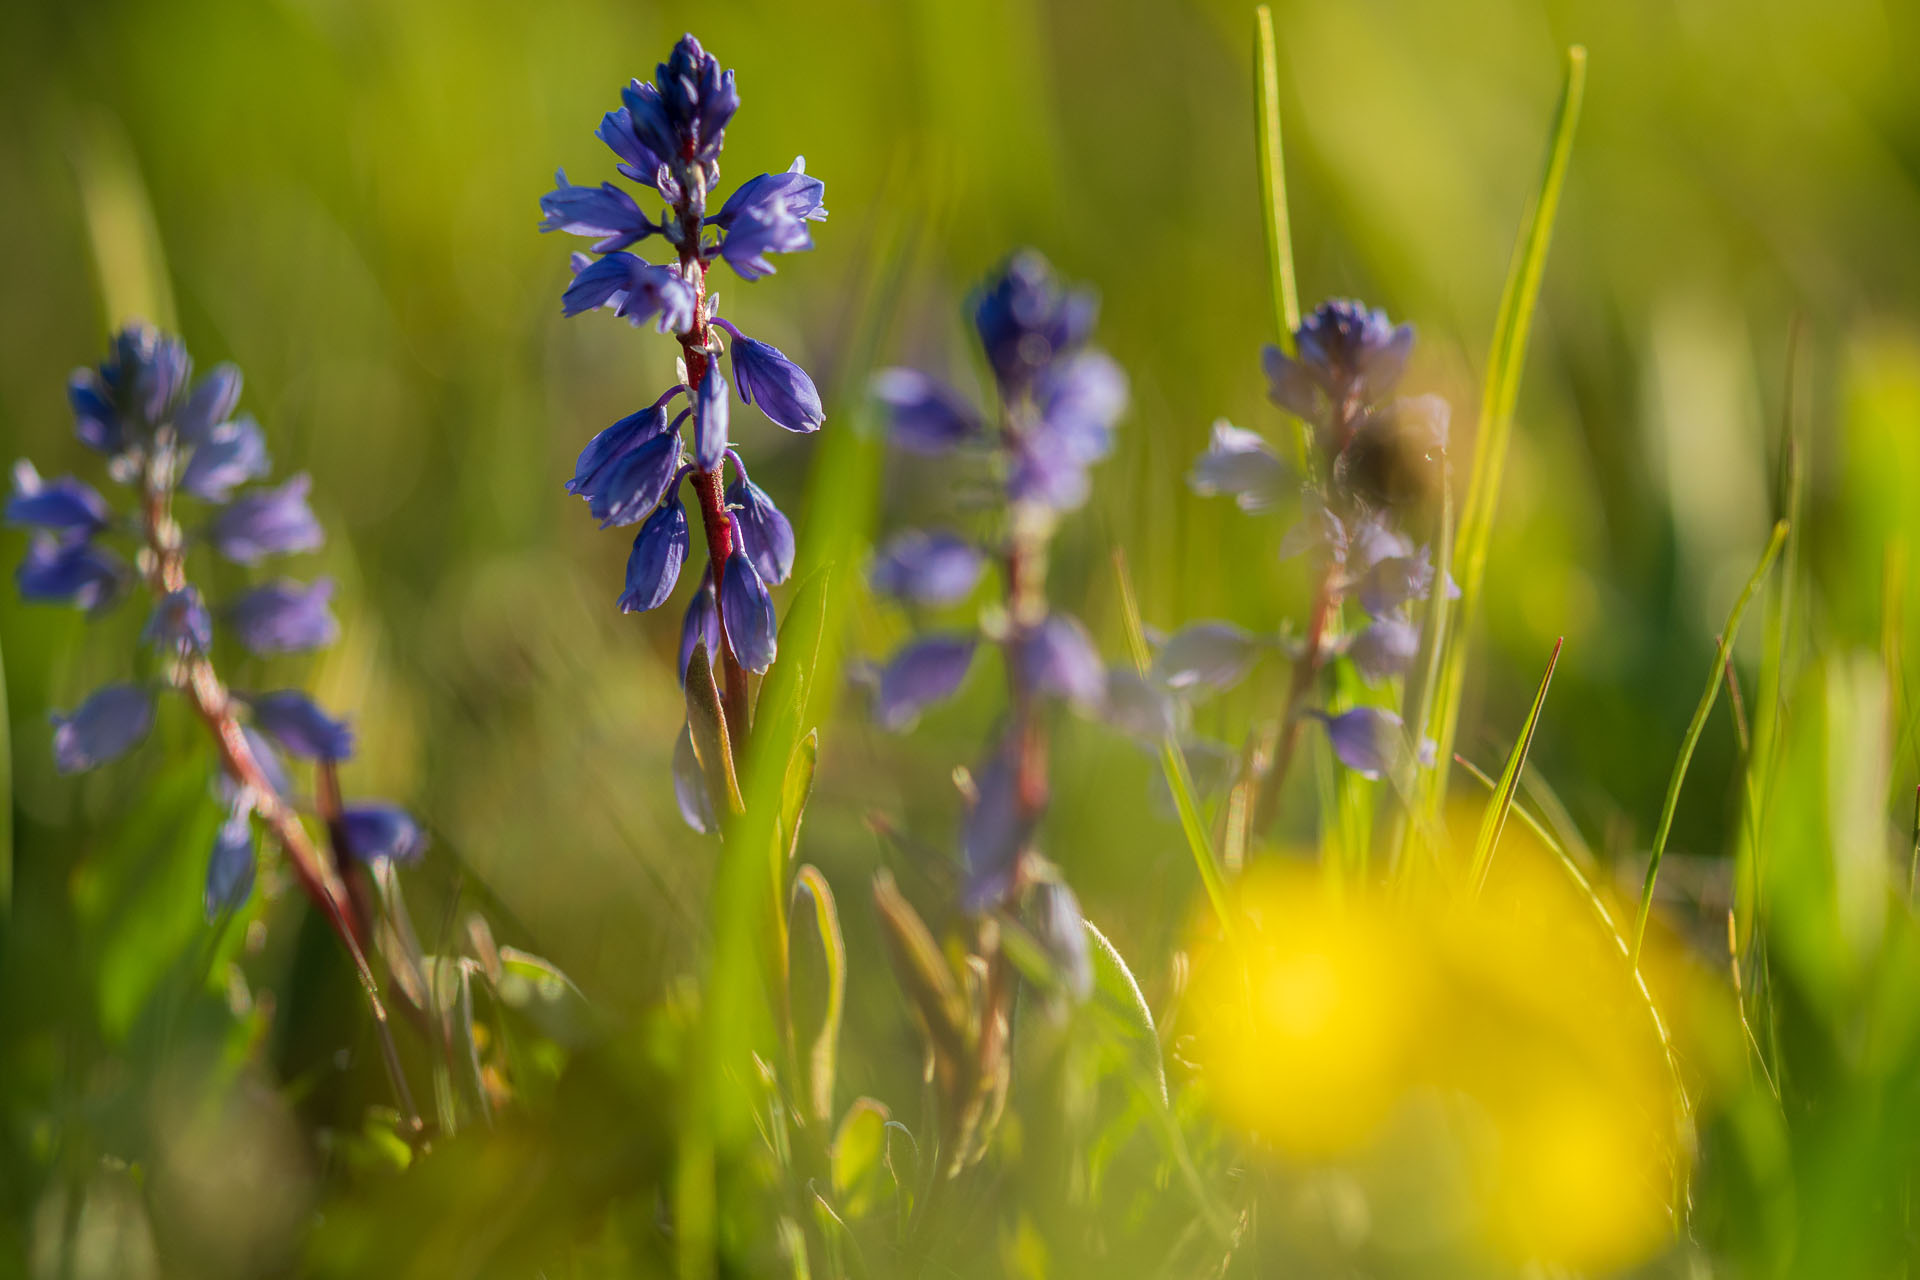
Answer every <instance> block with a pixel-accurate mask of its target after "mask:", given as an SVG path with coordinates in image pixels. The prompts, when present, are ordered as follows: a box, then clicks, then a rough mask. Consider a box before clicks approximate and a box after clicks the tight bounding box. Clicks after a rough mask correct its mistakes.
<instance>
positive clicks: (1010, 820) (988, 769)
mask: <svg viewBox="0 0 1920 1280" xmlns="http://www.w3.org/2000/svg"><path fill="white" fill-rule="evenodd" d="M973 785H974V792H975V795H974V802H973V807H972V808H971V809H969V810H968V811H967V817H966V821H965V822H964V823H963V824H962V826H961V828H960V855H961V859H962V861H963V863H964V864H965V882H964V883H963V884H962V885H961V890H960V905H961V907H962V909H964V910H966V911H969V912H975V913H978V912H982V911H989V910H991V909H993V908H994V907H996V906H998V905H1000V904H1001V903H1003V902H1006V901H1007V900H1008V899H1010V898H1011V897H1012V896H1013V891H1014V889H1015V888H1016V887H1017V879H1018V871H1019V866H1020V854H1021V851H1022V850H1024V849H1025V848H1026V845H1027V841H1028V839H1029V838H1031V836H1032V835H1033V815H1032V814H1030V813H1028V812H1027V808H1026V806H1025V805H1023V804H1021V802H1020V779H1019V776H1018V771H1017V769H1016V766H1015V760H1014V753H1013V749H1012V745H1011V744H1010V743H1006V742H1003V743H1001V744H1000V745H999V746H998V747H997V748H996V749H995V750H994V753H993V755H992V756H991V757H990V758H989V759H988V760H987V762H986V764H984V765H983V766H981V767H980V768H979V769H977V770H975V771H974V774H973Z"/></svg>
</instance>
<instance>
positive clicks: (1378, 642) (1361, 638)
mask: <svg viewBox="0 0 1920 1280" xmlns="http://www.w3.org/2000/svg"><path fill="white" fill-rule="evenodd" d="M1419 652H1420V632H1419V630H1418V629H1417V628H1415V626H1414V625H1413V623H1412V622H1410V621H1408V620H1407V619H1406V618H1403V617H1400V616H1399V615H1397V614H1389V615H1388V616H1386V617H1384V618H1380V619H1377V620H1376V621H1374V622H1373V623H1371V624H1370V625H1368V626H1367V627H1366V628H1365V629H1364V630H1362V631H1361V632H1360V634H1359V635H1356V636H1355V637H1354V638H1353V643H1352V644H1350V645H1349V646H1348V647H1347V657H1348V658H1349V659H1350V660H1351V661H1352V662H1353V666H1354V670H1356V671H1358V672H1359V673H1360V674H1361V676H1362V677H1364V678H1365V679H1366V680H1367V682H1368V683H1370V684H1378V683H1379V682H1380V681H1382V680H1388V679H1391V678H1392V677H1394V676H1397V675H1401V674H1403V673H1405V671H1406V670H1407V668H1408V667H1410V666H1412V665H1413V659H1414V657H1415V655H1417V654H1418V653H1419Z"/></svg>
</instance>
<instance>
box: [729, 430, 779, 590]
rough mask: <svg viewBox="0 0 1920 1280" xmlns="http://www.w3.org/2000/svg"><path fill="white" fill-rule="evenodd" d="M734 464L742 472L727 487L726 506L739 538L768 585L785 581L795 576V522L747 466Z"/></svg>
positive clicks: (736, 462)
mask: <svg viewBox="0 0 1920 1280" xmlns="http://www.w3.org/2000/svg"><path fill="white" fill-rule="evenodd" d="M734 466H735V468H736V470H738V472H739V475H738V476H736V477H735V478H734V481H733V483H732V484H730V485H728V486H727V492H726V499H727V507H728V508H729V509H730V510H731V511H732V512H733V517H734V520H735V522H736V527H737V528H738V529H739V530H740V539H741V541H742V543H743V544H744V545H745V546H746V549H747V555H748V556H749V557H750V558H751V559H752V560H753V567H754V568H756V569H758V570H759V571H760V578H761V580H762V581H764V582H766V583H767V584H768V585H769V586H774V585H778V584H779V583H782V582H785V581H786V580H787V579H788V578H789V577H791V576H792V575H793V557H794V551H795V548H794V542H793V525H792V524H791V523H790V522H789V521H788V520H787V517H786V516H785V515H784V514H782V513H781V511H780V508H778V507H776V506H774V505H773V499H772V498H770V497H768V496H767V491H766V490H765V489H762V488H761V487H760V486H759V485H757V484H755V483H754V482H753V481H752V480H750V479H749V478H748V477H747V469H746V468H745V467H742V466H740V465H739V459H738V458H737V457H736V458H735V460H734Z"/></svg>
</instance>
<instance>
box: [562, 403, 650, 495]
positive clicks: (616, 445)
mask: <svg viewBox="0 0 1920 1280" xmlns="http://www.w3.org/2000/svg"><path fill="white" fill-rule="evenodd" d="M666 429H667V410H666V407H665V406H664V405H656V406H654V407H653V408H650V409H642V410H640V412H638V413H630V414H628V415H627V416H626V417H624V418H622V419H620V421H618V422H616V423H614V424H613V425H612V426H610V427H608V428H607V429H606V430H605V431H602V432H601V433H600V434H599V435H597V436H595V437H594V438H593V439H591V440H589V441H587V447H586V448H584V449H582V450H581V451H580V459H579V461H578V462H577V463H575V464H574V468H573V479H571V480H569V481H567V492H568V493H586V492H587V491H588V490H589V489H590V488H591V487H592V486H593V485H594V482H595V478H596V477H597V476H599V474H600V473H601V472H602V471H604V470H605V469H606V467H607V464H609V463H610V462H612V461H613V460H614V459H615V458H618V457H620V456H621V455H622V454H625V453H631V452H632V451H633V450H635V449H637V448H639V447H640V446H641V445H643V444H645V443H646V442H647V441H649V440H651V439H653V438H654V437H655V436H657V435H659V434H660V433H661V432H662V431H665V430H666Z"/></svg>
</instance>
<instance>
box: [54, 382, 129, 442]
mask: <svg viewBox="0 0 1920 1280" xmlns="http://www.w3.org/2000/svg"><path fill="white" fill-rule="evenodd" d="M67 403H69V404H70V405H72V406H73V434H74V435H75V436H76V437H78V438H79V441H80V443H81V444H84V445H86V446H87V448H89V449H92V450H94V451H95V452H97V453H104V454H106V455H107V456H109V457H113V456H116V455H118V454H119V453H121V452H122V451H123V450H125V449H126V447H127V444H128V439H127V436H128V432H127V427H126V424H125V423H123V422H122V421H121V420H120V411H119V410H118V409H116V408H114V405H113V389H112V388H111V387H109V386H108V385H107V383H106V381H105V380H104V379H103V378H101V376H100V375H99V374H97V373H95V372H94V371H93V370H92V369H75V370H74V371H73V376H72V377H71V378H69V379H68V380H67Z"/></svg>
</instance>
